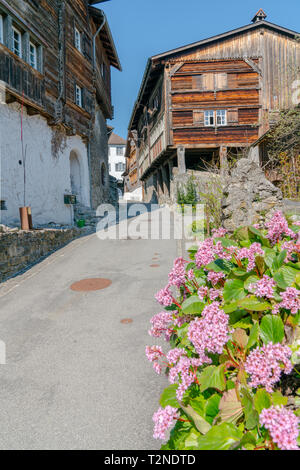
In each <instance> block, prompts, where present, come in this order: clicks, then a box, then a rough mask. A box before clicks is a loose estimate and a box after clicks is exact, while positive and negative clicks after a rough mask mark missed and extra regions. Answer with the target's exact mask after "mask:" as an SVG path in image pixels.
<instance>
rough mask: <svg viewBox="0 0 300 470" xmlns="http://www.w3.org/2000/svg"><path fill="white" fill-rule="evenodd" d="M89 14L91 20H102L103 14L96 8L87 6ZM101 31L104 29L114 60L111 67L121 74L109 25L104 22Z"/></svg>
mask: <svg viewBox="0 0 300 470" xmlns="http://www.w3.org/2000/svg"><path fill="white" fill-rule="evenodd" d="M98 3H99V2H98ZM89 12H90V14H91V16H92V17H93V18H95V19H98V20H100V21H102V20H103V13H102V11H101V10H99V9H98V8H95V7H92V6H89ZM103 29H105V32H106V34H107V36H108V39H109V43H110V49H111V54H112V56H113V58H114V60H112V61H111V65H112V66H113V67H115V68H116V69H117V70H120V72H121V71H122V66H121V62H120V59H119V56H118V53H117V49H116V46H115V42H114V40H113V37H112V33H111V30H110V27H109V24H108V22H107V21H106V22H105V24H104V26H103ZM100 34H101V33H100Z"/></svg>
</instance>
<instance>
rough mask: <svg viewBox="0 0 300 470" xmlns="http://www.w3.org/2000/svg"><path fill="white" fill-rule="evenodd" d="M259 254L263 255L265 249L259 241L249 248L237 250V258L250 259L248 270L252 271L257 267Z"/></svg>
mask: <svg viewBox="0 0 300 470" xmlns="http://www.w3.org/2000/svg"><path fill="white" fill-rule="evenodd" d="M257 255H260V256H263V255H264V251H263V249H262V247H261V245H260V244H259V243H252V245H251V246H250V247H249V248H241V249H239V250H238V251H237V258H238V259H240V260H242V259H245V258H246V259H248V265H247V272H250V271H252V269H254V267H255V257H256V256H257Z"/></svg>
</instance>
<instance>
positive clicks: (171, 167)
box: [168, 160, 174, 181]
mask: <svg viewBox="0 0 300 470" xmlns="http://www.w3.org/2000/svg"><path fill="white" fill-rule="evenodd" d="M168 165H169V173H170V181H172V180H173V167H174V162H173V160H169V161H168Z"/></svg>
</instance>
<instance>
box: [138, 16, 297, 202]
mask: <svg viewBox="0 0 300 470" xmlns="http://www.w3.org/2000/svg"><path fill="white" fill-rule="evenodd" d="M297 35H298V33H296V32H294V31H291V30H289V29H286V28H283V27H281V26H278V25H275V24H273V23H270V22H268V21H266V14H265V13H264V12H263V11H262V10H259V11H258V12H257V14H256V15H255V16H254V18H253V20H252V23H251V24H249V25H247V26H244V27H241V28H238V29H235V30H233V31H229V32H226V33H223V34H220V35H218V36H214V37H211V38H209V39H205V40H202V41H199V42H196V43H193V44H190V45H187V46H183V47H180V48H177V49H174V50H171V51H168V52H165V53H163V54H158V55H155V56H153V57H151V58H150V59H149V60H148V63H147V66H146V70H145V73H144V77H143V80H142V84H141V87H140V90H139V94H138V98H137V101H136V103H135V106H134V109H133V112H132V116H131V120H130V124H129V132H136V133H137V154H138V157H137V161H138V171H139V178H140V179H141V181H142V182H143V186H144V198H145V200H146V201H156V200H158V201H159V202H165V201H168V199H169V198H170V180H172V177H173V167H174V166H175V167H178V171H179V173H184V172H185V171H186V170H187V169H192V170H200V171H201V170H205V169H206V168H207V164H208V163H211V162H212V161H214V162H216V163H217V164H219V165H220V166H221V167H222V166H223V165H224V166H225V164H226V158H227V157H226V156H227V155H228V153H230V154H239V153H240V152H241V151H242V150H243V149H247V148H248V147H249V146H250V145H251V144H252V143H253V142H255V141H256V140H257V139H258V138H259V137H260V136H261V135H263V134H264V133H265V131H266V130H267V129H268V127H269V122H270V119H272V116H273V112H276V111H278V110H280V109H284V108H287V107H290V106H292V91H291V90H292V84H293V82H294V81H295V80H296V79H297V78H299V77H298V76H297V75H298V74H299V64H300V43H299V41H298V40H297Z"/></svg>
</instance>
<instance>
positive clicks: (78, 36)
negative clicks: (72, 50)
mask: <svg viewBox="0 0 300 470" xmlns="http://www.w3.org/2000/svg"><path fill="white" fill-rule="evenodd" d="M75 47H76V49H77V50H78V51H79V52H81V34H80V31H79V30H78V29H77V28H75Z"/></svg>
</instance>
